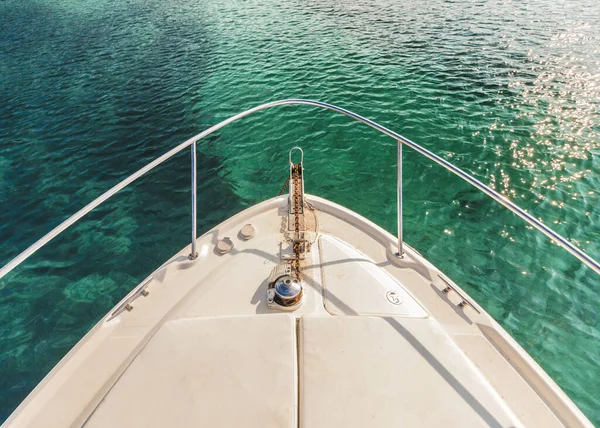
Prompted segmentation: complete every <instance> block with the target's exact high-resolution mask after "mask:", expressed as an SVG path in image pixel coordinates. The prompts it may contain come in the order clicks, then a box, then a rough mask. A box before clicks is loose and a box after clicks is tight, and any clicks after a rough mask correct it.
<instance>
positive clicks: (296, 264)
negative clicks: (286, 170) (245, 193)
mask: <svg viewBox="0 0 600 428" xmlns="http://www.w3.org/2000/svg"><path fill="white" fill-rule="evenodd" d="M292 180H294V195H293V198H294V241H293V246H292V248H293V250H294V260H293V261H292V270H293V272H294V276H295V277H296V279H297V280H298V281H300V280H301V279H302V272H301V271H300V253H301V252H302V246H301V241H300V202H301V201H300V195H301V189H300V186H301V184H300V165H299V164H296V165H293V167H292Z"/></svg>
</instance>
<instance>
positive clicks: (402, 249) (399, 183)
mask: <svg viewBox="0 0 600 428" xmlns="http://www.w3.org/2000/svg"><path fill="white" fill-rule="evenodd" d="M397 143H398V194H397V196H398V253H397V254H396V255H397V256H398V257H399V258H402V257H404V247H403V245H402V141H400V140H398V142H397Z"/></svg>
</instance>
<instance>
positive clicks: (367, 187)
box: [0, 0, 600, 425]
mask: <svg viewBox="0 0 600 428" xmlns="http://www.w3.org/2000/svg"><path fill="white" fill-rule="evenodd" d="M289 97H302V98H312V99H318V100H321V101H326V102H330V103H334V104H337V105H340V106H342V107H345V108H348V109H351V110H354V111H356V112H357V113H359V114H362V115H364V116H366V117H369V118H371V119H373V120H376V121H377V122H379V123H381V124H383V125H385V126H388V127H389V128H391V129H393V130H395V131H397V132H400V133H401V134H403V135H405V136H406V137H408V138H410V139H412V140H414V141H416V142H417V143H419V144H421V145H423V146H425V147H427V148H428V149H430V150H433V151H434V152H436V153H438V154H440V155H442V156H443V157H445V158H446V159H448V160H450V161H452V162H454V163H455V164H456V165H458V166H459V167H461V168H463V169H464V170H466V171H468V172H470V173H472V174H473V175H475V176H476V177H477V178H479V179H480V180H481V181H483V182H485V183H489V184H490V185H491V186H492V187H494V188H495V189H496V190H498V191H500V192H502V193H503V194H505V195H506V196H507V197H509V198H511V199H512V200H513V201H515V202H516V203H518V204H519V205H521V206H522V207H524V208H526V209H527V210H529V211H530V212H532V213H533V214H534V215H535V216H536V217H538V218H540V219H542V220H543V221H544V222H545V223H546V224H548V225H550V226H552V227H553V228H554V229H555V230H556V231H558V232H559V233H561V234H563V235H564V236H566V237H567V238H569V239H570V240H571V241H572V242H573V243H575V244H576V245H578V246H579V247H581V248H583V249H585V251H587V252H588V253H589V254H591V255H593V256H595V257H596V258H598V257H600V239H599V238H600V228H599V226H598V225H599V224H600V221H599V219H600V209H599V208H597V207H598V204H599V202H600V197H599V195H598V191H599V189H600V5H599V4H598V2H597V0H571V1H568V2H567V1H560V0H529V1H522V2H516V1H480V0H473V1H442V0H429V1H427V2H416V1H412V2H398V1H391V0H389V1H386V0H369V1H367V0H363V1H351V2H333V1H328V0H321V1H318V2H316V1H310V0H309V1H278V2H276V1H271V0H264V1H250V0H247V1H234V0H223V1H219V2H209V1H206V0H193V1H192V0H173V1H164V0H163V1H158V0H127V1H126V0H120V1H113V0H106V1H98V0H77V1H75V0H56V1H43V0H38V1H34V0H4V1H2V2H0V264H5V263H6V262H8V261H9V260H10V259H12V258H13V257H14V256H16V255H17V254H18V253H19V252H20V251H21V250H23V249H25V248H26V247H27V246H28V245H30V244H31V243H33V242H34V241H35V240H36V239H37V238H39V237H40V236H42V235H43V234H44V233H46V232H47V231H49V230H50V229H51V228H52V227H54V226H55V225H57V224H58V223H59V222H60V221H61V220H63V219H65V218H67V217H68V216H70V215H71V214H73V213H74V212H75V211H77V210H78V209H79V208H81V207H82V206H84V205H85V204H86V203H88V202H90V201H91V200H92V199H93V198H95V197H97V196H98V195H100V194H101V193H102V192H103V191H105V190H107V189H108V188H109V187H110V186H112V185H114V184H115V183H117V182H118V181H119V180H121V179H123V178H125V177H126V176H128V175H129V174H131V173H133V172H134V171H136V170H137V169H139V168H140V167H142V166H143V165H145V164H146V163H148V162H149V161H150V160H152V159H154V158H155V157H157V156H159V155H160V154H162V153H164V152H165V151H167V150H168V149H169V148H171V147H173V146H174V145H176V144H177V143H180V142H182V141H183V140H184V139H187V138H188V137H190V136H191V135H194V134H196V133H197V132H199V131H201V130H203V129H204V128H206V127H208V126H210V125H212V124H215V123H217V122H219V121H221V120H223V119H225V118H226V117H229V116H231V115H233V114H235V113H238V112H240V111H242V110H245V109H247V108H250V107H253V106H255V105H257V104H261V103H263V102H266V101H272V100H276V99H280V98H289ZM293 145H300V146H302V147H303V148H304V150H305V153H306V158H305V164H306V169H307V170H306V174H307V177H306V188H307V191H309V192H310V193H313V194H316V195H320V196H323V197H326V198H329V199H331V200H333V201H335V202H338V203H340V204H343V205H345V206H348V207H349V208H351V209H354V210H355V211H357V212H359V213H360V214H362V215H364V216H366V217H368V218H369V219H371V220H373V221H375V222H376V223H378V224H380V225H382V226H383V227H385V228H386V229H387V230H389V231H390V232H392V233H395V142H394V141H392V140H390V139H389V138H386V137H383V136H380V135H378V134H377V133H376V132H375V131H373V130H370V129H367V128H366V127H364V126H361V125H359V124H357V123H354V122H351V121H350V120H349V119H347V118H344V117H337V116H335V115H334V114H333V113H329V112H325V111H322V110H318V109H315V108H309V107H304V106H300V107H281V108H277V109H273V110H269V111H266V112H262V113H259V114H257V115H255V116H253V117H251V118H248V119H245V120H243V121H241V122H238V123H236V124H234V125H232V126H230V127H228V128H226V129H225V130H223V131H222V132H220V133H219V134H218V135H214V136H211V137H209V138H208V139H207V140H206V141H205V143H204V144H203V145H201V146H200V147H199V155H198V156H199V157H198V160H199V177H198V183H199V188H198V190H199V195H198V199H199V203H200V206H199V214H198V222H199V227H200V229H201V230H202V231H206V230H208V229H209V228H211V227H212V226H214V225H215V224H217V223H218V222H220V221H222V220H224V219H225V218H227V217H228V216H230V215H232V214H234V213H236V212H238V211H239V210H241V209H243V208H245V207H248V206H250V205H252V204H254V203H257V202H259V201H261V200H264V199H266V198H269V197H271V196H274V195H276V194H277V192H278V191H279V189H280V188H281V185H282V184H283V181H284V179H285V174H286V168H287V166H286V159H287V151H288V150H289V148H290V147H291V146H293ZM404 176H405V186H404V192H405V193H404V205H405V211H404V213H405V217H404V220H405V240H406V241H407V242H408V243H409V244H410V245H412V246H413V247H415V248H417V249H418V250H419V251H420V252H421V253H422V254H423V255H425V256H426V257H427V258H428V259H430V260H431V261H432V262H433V263H434V264H436V265H437V266H438V267H440V268H441V269H442V270H443V271H444V272H445V273H446V274H447V275H448V276H449V277H451V278H452V279H453V280H455V281H456V282H457V283H458V284H460V285H461V286H462V287H464V288H465V289H466V290H467V291H468V292H469V293H470V294H471V295H472V296H473V297H474V298H475V299H476V300H477V301H478V302H479V303H480V304H481V305H482V306H483V307H484V308H485V309H486V310H487V311H488V312H489V313H490V314H491V315H492V316H493V317H494V318H495V319H496V320H498V322H500V324H502V326H503V327H504V328H505V329H506V330H507V331H508V332H509V333H510V334H511V335H513V337H515V338H516V339H517V341H518V342H519V343H520V344H521V345H522V346H523V347H524V348H525V349H526V350H527V351H528V352H529V353H530V354H531V355H532V356H533V358H535V359H536V361H538V362H539V363H540V364H541V366H542V367H543V368H544V369H545V370H546V371H547V372H548V373H549V374H550V375H551V376H552V377H553V378H554V379H555V380H556V382H557V383H558V384H559V385H560V386H561V387H562V388H563V389H564V390H565V392H566V393H567V394H568V395H569V396H570V397H571V398H572V399H573V400H574V401H575V403H576V404H577V405H578V406H579V407H580V408H581V409H582V410H583V411H584V413H585V414H586V415H587V416H588V417H589V418H590V420H592V422H594V423H595V424H599V425H600V370H599V362H600V315H599V313H598V308H599V301H600V298H599V295H600V280H599V278H598V277H597V275H595V274H593V272H591V271H590V270H589V269H587V268H585V267H583V266H581V265H580V263H579V262H578V261H576V260H575V259H574V258H572V257H571V256H569V255H568V254H566V253H565V252H564V251H561V250H560V249H558V248H557V247H556V246H555V245H553V244H551V243H549V240H548V239H546V238H545V237H543V236H542V235H541V234H539V233H536V232H534V231H532V230H529V229H528V228H526V227H525V226H524V224H523V222H522V221H521V220H519V219H518V218H516V217H515V216H514V215H512V214H510V213H508V212H507V211H506V210H505V209H503V208H502V207H500V206H498V205H497V204H496V203H494V202H493V201H491V200H490V199H489V198H487V197H485V196H483V195H480V194H479V193H478V192H477V191H476V190H474V189H473V188H471V187H470V186H469V185H467V184H466V183H464V182H461V181H460V179H458V178H456V177H454V176H451V175H450V173H448V172H445V171H444V170H442V169H441V168H440V167H438V166H435V165H433V164H432V163H431V162H429V161H427V160H425V159H423V158H422V157H421V156H419V155H417V154H415V153H413V152H410V150H408V149H407V150H405V157H404ZM189 179H190V177H189V154H188V153H187V152H186V153H183V154H181V155H179V156H177V157H175V158H174V159H173V160H171V161H170V162H168V163H167V164H165V165H163V166H162V167H160V168H158V169H157V170H156V171H154V172H152V173H151V174H150V175H148V176H146V177H145V178H143V179H142V180H140V181H139V182H138V183H136V184H135V185H133V186H131V187H129V188H127V189H126V190H124V191H123V192H121V193H120V194H119V195H117V196H116V197H115V198H113V199H111V201H109V203H107V204H104V205H103V206H102V207H100V208H99V209H98V210H97V211H95V212H94V213H92V214H91V215H89V216H88V217H86V218H85V220H83V221H82V222H80V223H79V224H78V225H77V226H76V227H74V228H72V229H70V230H69V231H68V232H66V233H64V234H63V235H61V236H60V237H59V238H58V239H56V240H55V241H53V242H52V244H50V245H48V246H47V247H45V248H44V249H43V250H41V251H40V252H38V253H37V254H36V255H35V256H34V257H32V258H31V259H30V260H29V261H27V262H26V263H25V264H24V265H22V266H21V267H19V268H18V269H17V270H15V271H14V272H13V273H11V274H10V275H9V276H8V277H6V278H5V279H3V280H0V421H2V420H4V419H6V418H7V417H8V415H9V414H10V413H11V412H12V410H13V409H14V408H15V407H16V406H17V405H18V404H19V402H20V401H21V400H22V399H23V398H25V396H26V395H27V394H28V393H29V392H30V391H31V390H32V388H33V387H34V386H35V385H36V384H37V383H38V382H39V381H40V380H41V379H42V377H43V376H44V375H45V374H46V373H47V372H48V371H49V370H50V369H51V368H52V367H53V366H54V365H55V364H56V363H57V362H58V360H59V359H60V358H61V357H62V356H64V354H65V353H66V352H67V351H68V350H69V349H70V348H71V347H72V346H73V345H74V344H75V343H76V342H77V341H78V340H79V339H80V338H81V337H82V336H83V335H84V334H85V333H86V332H87V331H88V330H89V329H90V328H91V327H92V326H93V325H94V323H95V322H97V320H98V319H99V318H100V317H101V316H102V315H104V314H105V313H106V312H107V311H108V310H109V309H110V308H111V307H112V306H113V305H114V304H115V303H116V302H117V301H118V300H119V299H120V298H121V297H122V296H123V295H124V294H126V293H127V292H128V291H129V290H130V289H131V288H132V287H133V286H135V285H136V284H138V283H139V282H140V281H141V280H142V279H143V278H144V277H145V276H146V275H147V274H149V273H150V272H151V271H153V270H154V269H156V268H157V267H158V266H159V265H160V264H161V263H162V262H163V261H164V260H166V259H167V258H168V257H170V256H171V255H172V254H173V253H174V252H176V251H178V250H179V249H181V248H182V247H183V246H185V245H187V244H188V239H189V237H188V235H189V223H190V219H189V198H190V189H189Z"/></svg>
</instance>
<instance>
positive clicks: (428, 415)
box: [300, 316, 521, 428]
mask: <svg viewBox="0 0 600 428" xmlns="http://www.w3.org/2000/svg"><path fill="white" fill-rule="evenodd" d="M436 324H437V323H436V322H435V321H432V320H422V319H421V320H420V319H407V318H375V317H363V316H361V317H310V316H305V317H303V318H302V319H301V321H300V337H301V340H300V344H301V345H300V388H301V393H300V406H301V407H300V421H301V427H302V428H317V427H328V428H354V427H356V428H359V427H369V426H372V427H404V426H406V427H449V426H469V427H477V426H480V427H487V426H490V427H508V426H511V427H516V426H521V423H520V422H519V420H518V419H517V418H516V417H515V416H514V415H513V414H512V412H511V411H510V410H509V409H508V407H507V406H506V405H505V404H504V403H503V401H502V399H501V398H500V397H499V396H498V395H497V394H496V392H495V391H494V390H493V389H492V388H491V387H490V385H489V384H488V382H487V381H486V380H485V379H484V377H483V376H482V375H481V374H480V373H479V372H478V370H476V369H475V367H474V366H473V364H472V363H471V362H470V361H469V360H467V359H466V358H465V356H464V354H463V353H462V352H461V351H460V349H459V348H458V347H457V346H456V345H455V344H454V343H453V342H452V341H451V340H449V338H448V337H447V336H446V335H445V334H444V332H443V331H442V329H441V328H440V327H439V326H438V325H436Z"/></svg>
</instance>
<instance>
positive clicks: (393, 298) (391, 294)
mask: <svg viewBox="0 0 600 428" xmlns="http://www.w3.org/2000/svg"><path fill="white" fill-rule="evenodd" d="M385 297H387V299H388V300H389V302H390V303H391V304H393V305H399V304H400V303H402V298H401V297H400V295H399V294H398V293H396V292H395V291H388V292H387V293H386V295H385Z"/></svg>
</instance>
